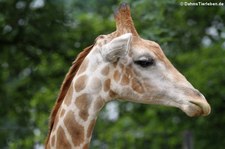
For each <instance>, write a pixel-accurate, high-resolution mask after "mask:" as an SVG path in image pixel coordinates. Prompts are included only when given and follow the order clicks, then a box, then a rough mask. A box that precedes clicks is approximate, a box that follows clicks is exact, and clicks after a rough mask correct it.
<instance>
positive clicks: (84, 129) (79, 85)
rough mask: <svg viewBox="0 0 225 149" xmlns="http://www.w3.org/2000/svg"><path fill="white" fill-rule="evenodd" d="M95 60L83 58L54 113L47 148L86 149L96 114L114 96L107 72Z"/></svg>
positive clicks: (106, 68) (106, 67)
mask: <svg viewBox="0 0 225 149" xmlns="http://www.w3.org/2000/svg"><path fill="white" fill-rule="evenodd" d="M97 58H98V55H96V54H95V60H94V58H93V57H91V58H86V59H85V60H84V61H83V63H82V65H81V66H80V69H79V70H78V72H77V74H76V76H75V77H74V79H73V81H72V82H71V85H70V87H69V89H68V91H67V94H66V96H65V98H64V100H63V103H62V104H61V106H60V108H59V110H58V112H57V115H56V118H55V121H54V125H53V129H52V131H51V134H50V138H49V142H48V145H47V146H48V147H49V148H57V149H58V148H74V149H76V148H79V149H88V147H89V143H90V140H91V136H92V131H93V128H94V125H95V122H96V119H97V116H98V113H99V111H100V110H101V109H102V107H103V106H104V105H105V103H106V101H109V100H110V99H112V98H113V97H114V96H115V94H114V93H113V91H111V90H110V82H111V80H110V79H108V78H109V77H107V76H108V75H109V74H110V72H109V69H110V68H109V66H107V65H102V66H100V65H97V64H98V63H99V62H98V60H97ZM90 61H92V62H90ZM95 72H96V73H95Z"/></svg>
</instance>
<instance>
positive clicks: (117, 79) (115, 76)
mask: <svg viewBox="0 0 225 149" xmlns="http://www.w3.org/2000/svg"><path fill="white" fill-rule="evenodd" d="M113 78H114V80H115V81H116V82H118V81H119V79H120V74H119V71H118V70H116V71H115V72H114V75H113Z"/></svg>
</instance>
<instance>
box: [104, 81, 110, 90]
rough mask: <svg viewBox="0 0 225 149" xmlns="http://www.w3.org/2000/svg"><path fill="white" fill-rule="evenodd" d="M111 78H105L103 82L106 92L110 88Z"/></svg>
mask: <svg viewBox="0 0 225 149" xmlns="http://www.w3.org/2000/svg"><path fill="white" fill-rule="evenodd" d="M110 84H111V80H110V79H107V80H105V82H104V91H105V92H107V91H108V90H109V89H110Z"/></svg>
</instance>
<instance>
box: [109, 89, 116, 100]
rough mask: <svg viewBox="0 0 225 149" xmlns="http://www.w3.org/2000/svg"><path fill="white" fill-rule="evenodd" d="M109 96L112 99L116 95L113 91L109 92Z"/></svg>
mask: <svg viewBox="0 0 225 149" xmlns="http://www.w3.org/2000/svg"><path fill="white" fill-rule="evenodd" d="M109 96H110V97H111V98H113V97H115V96H116V93H115V92H114V91H112V90H110V91H109Z"/></svg>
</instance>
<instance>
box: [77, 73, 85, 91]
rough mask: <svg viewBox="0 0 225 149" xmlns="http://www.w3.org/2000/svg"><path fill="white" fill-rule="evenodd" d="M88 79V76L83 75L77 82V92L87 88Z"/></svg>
mask: <svg viewBox="0 0 225 149" xmlns="http://www.w3.org/2000/svg"><path fill="white" fill-rule="evenodd" d="M87 79H88V77H87V75H82V76H80V77H79V78H78V79H77V80H76V82H75V90H76V91H77V92H80V91H82V90H83V89H84V88H85V87H86V83H87Z"/></svg>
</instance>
